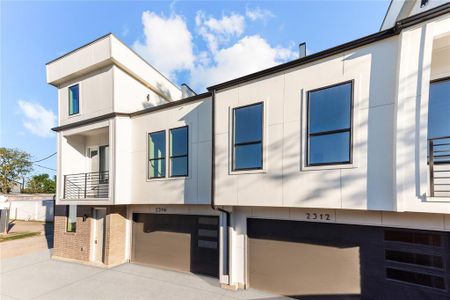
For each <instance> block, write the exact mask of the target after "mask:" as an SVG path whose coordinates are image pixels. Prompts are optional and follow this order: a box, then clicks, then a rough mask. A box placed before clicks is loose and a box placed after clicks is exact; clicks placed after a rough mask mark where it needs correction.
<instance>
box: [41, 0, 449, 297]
mask: <svg viewBox="0 0 450 300" xmlns="http://www.w3.org/2000/svg"><path fill="white" fill-rule="evenodd" d="M400 2H401V3H400ZM398 5H400V7H399V6H398ZM47 81H48V82H49V83H50V84H52V85H54V86H55V87H57V88H58V103H59V124H58V127H57V128H55V129H54V130H55V131H57V132H58V138H57V140H58V163H57V164H58V165H57V169H58V174H57V177H58V178H62V179H63V180H60V181H58V186H57V196H56V203H57V206H56V211H55V215H56V217H55V246H54V252H53V255H54V257H60V258H66V259H74V260H80V261H85V262H91V263H93V264H104V265H107V266H112V265H116V264H121V263H124V262H128V261H131V262H134V263H141V264H148V265H154V266H161V267H166V268H172V269H177V270H183V271H191V272H196V273H200V274H207V275H212V276H217V277H219V279H220V282H221V283H222V284H224V285H229V286H232V287H238V288H246V287H249V286H251V287H255V288H259V289H265V290H269V291H273V292H276V293H280V294H284V295H291V296H305V295H307V296H311V297H313V296H328V297H330V298H332V297H342V298H346V299H347V298H351V297H355V298H358V297H362V298H368V299H404V298H408V299H423V298H429V299H448V298H449V297H450V292H449V291H450V233H449V231H450V160H449V158H450V117H449V116H450V4H449V3H444V2H440V3H438V4H436V3H435V2H434V1H424V0H422V1H413V2H409V1H399V3H397V2H393V3H392V4H391V6H390V9H389V11H388V13H387V16H386V19H385V21H384V22H383V26H382V30H381V31H380V32H377V33H375V34H373V35H370V36H366V37H363V38H361V39H358V40H355V41H352V42H349V43H346V44H343V45H340V46H337V47H334V48H331V49H328V50H325V51H322V52H319V53H315V54H312V55H308V56H306V57H302V58H299V59H297V60H294V61H291V62H288V63H285V64H282V65H278V66H275V67H273V68H270V69H267V70H263V71H260V72H257V73H254V74H250V75H248V76H244V77H241V78H237V79H234V80H231V81H229V82H225V83H221V84H218V85H215V86H212V87H209V88H208V92H206V93H203V94H200V95H192V91H190V90H189V89H188V88H187V87H186V86H184V87H183V91H181V89H179V88H178V87H177V86H176V85H174V84H173V83H171V82H170V81H169V80H168V79H166V78H165V77H164V76H162V75H161V74H160V73H159V72H158V71H156V70H155V69H154V68H153V67H152V66H150V65H149V64H147V63H146V62H145V61H144V60H143V59H141V58H140V57H139V56H138V55H137V54H135V53H134V52H133V51H132V50H130V49H129V48H128V47H126V46H125V45H124V44H123V43H121V42H120V41H119V40H118V39H117V38H116V37H114V36H113V35H112V34H108V35H106V36H103V37H101V38H99V39H97V40H95V41H93V42H92V43H89V44H87V45H85V46H83V47H81V48H79V49H77V50H74V51H72V52H70V53H68V54H66V55H64V56H62V57H60V58H58V59H56V60H54V61H51V62H50V63H48V64H47ZM183 96H187V97H183ZM427 153H428V154H429V155H428V154H427Z"/></svg>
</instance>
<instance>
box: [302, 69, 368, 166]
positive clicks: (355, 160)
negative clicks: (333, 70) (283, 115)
mask: <svg viewBox="0 0 450 300" xmlns="http://www.w3.org/2000/svg"><path fill="white" fill-rule="evenodd" d="M348 82H352V85H353V86H352V93H353V95H352V102H353V103H352V120H351V125H352V127H351V139H352V143H351V148H350V149H349V150H350V152H351V154H352V162H351V163H349V164H335V165H323V166H307V165H306V147H307V146H308V145H307V140H308V139H307V134H308V133H307V122H308V117H307V116H308V111H307V102H308V93H309V91H312V90H316V89H320V88H322V87H327V86H333V85H336V86H337V85H339V84H341V83H342V84H345V83H348ZM361 82H362V80H360V76H356V77H355V76H353V75H351V77H344V78H339V79H335V80H333V81H332V82H328V83H325V84H321V85H317V86H315V87H310V88H308V90H306V89H304V88H302V89H300V109H301V111H300V148H301V149H300V170H299V171H322V170H340V169H355V168H358V166H359V150H358V148H357V147H355V145H358V144H359V143H360V141H359V134H358V133H359V123H358V121H359V110H360V109H370V107H367V108H360V90H361V86H360V85H361Z"/></svg>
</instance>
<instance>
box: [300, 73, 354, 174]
mask: <svg viewBox="0 0 450 300" xmlns="http://www.w3.org/2000/svg"><path fill="white" fill-rule="evenodd" d="M352 94H353V92H352V83H351V82H347V83H342V84H338V85H333V86H330V87H325V88H321V89H317V90H313V91H310V92H308V109H307V111H308V117H307V126H308V129H307V155H306V156H307V165H308V166H317V165H331V164H348V163H351V136H352V102H353V101H352V100H353V99H352V98H353V95H352Z"/></svg>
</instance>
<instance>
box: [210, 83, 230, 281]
mask: <svg viewBox="0 0 450 300" xmlns="http://www.w3.org/2000/svg"><path fill="white" fill-rule="evenodd" d="M211 95H212V97H211V119H212V122H211V135H212V138H211V162H212V163H211V208H212V209H213V210H216V211H220V212H222V213H224V214H225V215H226V221H227V226H226V228H227V234H226V236H225V239H224V243H225V249H226V250H227V252H226V256H225V257H226V262H227V263H226V265H224V266H223V268H224V269H223V275H225V276H227V277H228V278H227V280H228V282H227V284H228V285H230V284H231V282H230V265H231V263H230V229H231V215H230V212H229V211H227V210H225V209H223V208H221V207H218V206H216V203H215V199H214V194H215V186H214V182H215V170H216V162H215V158H216V155H215V144H216V140H215V134H214V131H215V110H216V109H215V100H216V91H214V90H213V91H212V92H211Z"/></svg>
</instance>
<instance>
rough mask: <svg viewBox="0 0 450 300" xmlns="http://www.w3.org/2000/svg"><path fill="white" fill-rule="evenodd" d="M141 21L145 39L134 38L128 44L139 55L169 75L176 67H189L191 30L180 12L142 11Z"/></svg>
mask: <svg viewBox="0 0 450 300" xmlns="http://www.w3.org/2000/svg"><path fill="white" fill-rule="evenodd" d="M142 25H143V26H144V34H145V41H144V42H140V41H136V42H135V43H134V44H133V46H132V47H133V48H134V49H135V50H136V51H137V52H138V53H139V54H140V55H141V56H142V57H144V58H145V59H146V60H147V61H148V62H149V63H151V64H152V65H153V66H154V67H155V68H157V69H158V70H159V71H161V72H162V73H164V74H165V75H167V76H169V77H170V78H172V79H173V78H174V77H175V73H176V72H177V71H181V70H188V69H191V68H192V66H193V64H194V60H195V56H194V54H193V45H192V34H191V32H190V31H189V30H188V28H187V24H186V22H185V20H184V19H183V17H182V16H180V15H177V14H172V15H171V16H169V17H165V16H164V15H161V16H160V15H157V14H155V13H153V12H150V11H145V12H143V13H142Z"/></svg>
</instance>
